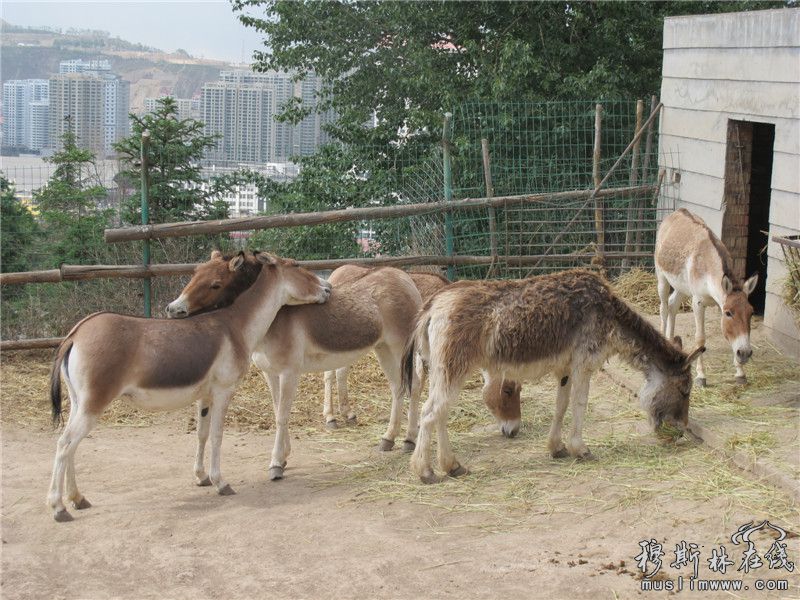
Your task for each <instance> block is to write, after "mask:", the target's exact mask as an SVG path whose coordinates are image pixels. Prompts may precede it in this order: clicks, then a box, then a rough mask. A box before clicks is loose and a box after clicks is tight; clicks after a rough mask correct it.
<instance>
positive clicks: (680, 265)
mask: <svg viewBox="0 0 800 600" xmlns="http://www.w3.org/2000/svg"><path fill="white" fill-rule="evenodd" d="M655 264H656V277H657V278H658V296H659V298H660V300H661V308H660V313H661V332H662V333H663V334H664V335H666V336H667V337H672V335H673V333H674V332H675V315H676V314H677V312H678V308H679V307H680V305H681V303H682V302H683V300H684V299H685V298H687V297H690V298H691V299H692V312H694V324H695V332H694V337H695V343H696V344H697V345H699V346H702V345H703V344H705V343H706V329H705V328H706V324H705V310H706V306H712V305H714V304H716V305H717V306H719V308H720V310H721V311H722V334H723V335H724V336H725V339H726V340H728V342H729V343H730V345H731V348H732V349H733V364H734V366H735V367H736V383H740V384H744V383H747V377H746V375H745V373H744V364H745V363H746V362H747V361H748V360H750V357H751V356H752V354H753V350H752V349H751V348H750V318H751V317H752V316H753V307H752V306H751V305H750V302H748V300H747V296H749V295H750V293H751V292H752V291H753V290H754V289H755V287H756V283H758V274H757V273H756V274H755V275H753V276H752V277H750V278H749V279H748V280H747V281H745V282H744V283H742V281H741V280H740V279H739V278H738V277H736V275H735V274H734V273H733V270H732V268H731V265H732V264H733V261H732V260H731V255H730V253H729V252H728V249H727V248H725V246H724V244H723V243H722V242H721V241H720V240H719V238H718V237H717V236H716V235H714V233H713V232H712V231H711V230H710V229H709V228H708V226H707V225H706V224H705V223H704V222H703V220H702V219H701V218H700V217H698V216H697V215H693V214H692V213H690V212H689V211H688V210H686V209H684V208H681V209H678V210H676V211H675V212H674V213H672V214H671V215H669V216H668V217H667V218H665V219H664V221H663V222H662V223H661V226H660V227H659V228H658V233H657V234H656V253H655ZM670 287H672V289H673V292H672V294H671V295H670ZM695 383H696V384H697V385H699V386H705V384H706V370H705V365H704V364H703V357H702V356H701V357H700V360H698V361H697V379H696V380H695Z"/></svg>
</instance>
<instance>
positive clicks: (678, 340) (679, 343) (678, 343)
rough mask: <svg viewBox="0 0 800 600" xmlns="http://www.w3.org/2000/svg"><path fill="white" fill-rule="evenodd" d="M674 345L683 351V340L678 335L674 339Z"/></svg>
mask: <svg viewBox="0 0 800 600" xmlns="http://www.w3.org/2000/svg"><path fill="white" fill-rule="evenodd" d="M672 344H673V345H674V346H675V347H676V348H678V350H683V340H682V339H681V336H679V335H676V336H675V337H674V338H672Z"/></svg>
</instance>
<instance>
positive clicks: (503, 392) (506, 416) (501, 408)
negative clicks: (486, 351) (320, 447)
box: [323, 265, 522, 452]
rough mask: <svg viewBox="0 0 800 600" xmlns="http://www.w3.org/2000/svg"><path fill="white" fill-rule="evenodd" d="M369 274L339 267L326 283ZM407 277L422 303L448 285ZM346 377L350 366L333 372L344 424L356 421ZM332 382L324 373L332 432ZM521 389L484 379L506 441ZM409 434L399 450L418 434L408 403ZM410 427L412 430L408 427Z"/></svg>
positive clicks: (437, 278)
mask: <svg viewBox="0 0 800 600" xmlns="http://www.w3.org/2000/svg"><path fill="white" fill-rule="evenodd" d="M370 271H372V269H371V268H369V267H362V266H359V265H343V266H341V267H339V268H338V269H336V270H335V271H333V273H331V275H330V277H329V278H328V281H330V282H331V284H332V285H333V286H334V287H336V286H339V285H343V284H346V283H349V282H352V281H354V280H356V279H358V278H360V277H363V276H364V275H366V274H367V273H369V272H370ZM407 273H408V276H409V277H411V280H412V281H413V282H414V285H416V286H417V290H419V293H420V296H421V297H422V301H423V302H427V301H428V300H429V299H430V298H431V297H432V296H433V295H434V294H436V293H437V292H439V290H441V289H443V288H445V287H446V286H448V285H450V283H452V282H451V281H450V280H449V279H447V278H446V277H444V276H443V275H440V274H438V273H431V272H421V271H408V272H407ZM414 368H415V369H416V371H417V377H418V378H419V381H420V388H422V386H423V385H424V381H425V370H424V368H423V366H422V363H421V362H420V361H415V363H414ZM349 373H350V366H349V365H348V366H346V367H342V368H340V369H337V370H336V371H335V374H336V385H337V393H338V396H339V411H340V413H341V414H342V415H346V418H347V422H348V423H354V422H355V421H356V414H355V412H354V411H353V410H351V408H350V402H349V399H348V394H347V377H348V375H349ZM333 378H334V371H326V372H325V408H324V410H323V414H324V415H325V423H326V426H327V427H329V428H331V429H336V427H337V422H336V415H335V413H334V410H333ZM521 391H522V386H521V385H520V384H519V383H517V382H515V381H490V380H489V379H488V378H486V377H484V388H483V400H484V403H485V404H486V406H487V407H488V408H489V410H490V411H491V412H492V414H493V415H494V416H495V418H496V419H497V421H498V423H499V424H500V431H501V432H502V433H503V435H504V436H506V437H514V436H516V435H517V432H518V431H519V426H520V421H521V416H522V411H521V397H520V394H521ZM408 413H409V414H408V422H409V430H408V436H407V439H406V441H405V442H404V443H403V450H404V451H406V452H411V451H412V450H413V449H414V442H413V441H411V440H415V439H416V436H417V432H418V429H419V428H418V426H417V424H418V422H419V406H418V405H417V404H415V403H411V404H410V405H409V408H408ZM412 424H413V426H412Z"/></svg>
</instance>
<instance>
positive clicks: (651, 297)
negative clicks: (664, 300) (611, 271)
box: [611, 267, 691, 315]
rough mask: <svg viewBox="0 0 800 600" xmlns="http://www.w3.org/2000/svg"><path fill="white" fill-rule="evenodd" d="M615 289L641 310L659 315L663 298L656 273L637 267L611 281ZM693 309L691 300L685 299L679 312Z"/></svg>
mask: <svg viewBox="0 0 800 600" xmlns="http://www.w3.org/2000/svg"><path fill="white" fill-rule="evenodd" d="M611 286H612V287H613V288H614V291H615V292H616V293H617V294H618V295H619V296H620V297H621V298H623V299H625V300H626V301H627V302H628V303H629V304H632V305H633V306H635V307H636V308H637V309H639V310H640V311H642V312H644V313H647V314H651V315H657V314H658V310H659V306H660V304H661V300H660V299H659V297H658V282H657V280H656V276H655V274H654V273H651V272H650V271H645V270H644V269H640V268H638V267H637V268H635V269H631V270H630V271H628V272H626V273H623V274H622V275H620V276H619V277H617V278H616V279H615V280H614V281H612V282H611ZM689 310H691V304H690V302H689V300H688V299H687V300H685V301H684V302H683V303H682V304H681V306H680V308H679V312H688V311H689Z"/></svg>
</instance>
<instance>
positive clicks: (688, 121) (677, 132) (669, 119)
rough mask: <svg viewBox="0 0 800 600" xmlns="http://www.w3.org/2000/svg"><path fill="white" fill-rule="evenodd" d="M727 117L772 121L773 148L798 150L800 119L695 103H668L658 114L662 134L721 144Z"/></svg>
mask: <svg viewBox="0 0 800 600" xmlns="http://www.w3.org/2000/svg"><path fill="white" fill-rule="evenodd" d="M728 119H734V120H737V121H753V120H758V121H760V122H763V123H772V124H774V125H775V143H774V145H773V148H774V150H775V152H786V153H789V154H794V155H797V154H800V121H799V120H797V119H783V118H777V117H759V118H758V119H755V118H754V117H753V115H748V114H745V113H738V112H723V113H721V112H713V111H707V110H698V109H696V108H694V107H676V106H671V107H667V108H665V109H664V114H663V115H662V116H661V133H662V135H665V134H666V135H672V136H676V137H682V138H693V139H698V140H706V141H711V142H718V143H720V144H724V143H725V141H726V135H727V131H728Z"/></svg>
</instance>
